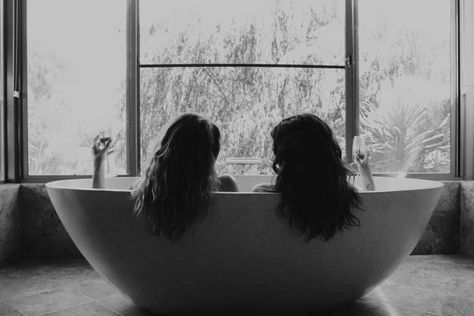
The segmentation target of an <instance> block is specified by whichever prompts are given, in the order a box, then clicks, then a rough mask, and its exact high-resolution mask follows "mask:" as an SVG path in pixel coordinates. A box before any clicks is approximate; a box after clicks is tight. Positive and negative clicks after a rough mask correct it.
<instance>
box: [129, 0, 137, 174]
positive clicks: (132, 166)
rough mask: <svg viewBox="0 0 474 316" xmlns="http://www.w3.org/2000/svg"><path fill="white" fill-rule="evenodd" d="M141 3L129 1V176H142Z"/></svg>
mask: <svg viewBox="0 0 474 316" xmlns="http://www.w3.org/2000/svg"><path fill="white" fill-rule="evenodd" d="M139 39H140V36H139V1H138V0H127V82H126V90H127V91H126V121H127V127H126V142H127V174H128V175H130V176H137V175H139V174H140V103H139V102H140V101H139V93H140V90H139V84H140V83H139V78H140V69H139V56H140V51H139V49H140V45H139Z"/></svg>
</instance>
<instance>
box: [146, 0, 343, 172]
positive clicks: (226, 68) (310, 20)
mask: <svg viewBox="0 0 474 316" xmlns="http://www.w3.org/2000/svg"><path fill="white" fill-rule="evenodd" d="M255 6H257V7H255ZM176 21H181V22H182V23H176ZM344 39H345V2H344V1H343V0H285V1H274V0H262V1H253V0H245V1H238V2H234V1H221V0H202V1H167V2H162V1H155V0H142V1H140V44H141V45H140V62H141V66H142V69H141V75H140V113H141V117H142V120H141V149H142V155H141V157H142V164H143V163H145V161H146V159H147V157H148V155H149V154H150V153H152V152H153V146H154V141H153V139H154V137H155V136H156V135H157V134H158V131H159V130H160V129H161V127H162V126H163V125H164V124H165V123H167V122H168V121H169V120H171V119H173V118H174V117H176V116H177V115H178V114H181V113H184V112H189V111H191V112H197V113H202V114H204V115H206V116H207V117H209V118H211V119H212V120H213V121H214V122H215V123H216V124H217V125H218V126H219V127H220V129H221V132H222V134H223V137H222V142H221V148H222V150H221V154H220V156H219V160H218V162H217V170H218V171H219V172H224V171H225V172H230V173H235V172H237V171H239V172H241V171H244V172H246V173H249V172H257V173H260V174H262V173H263V174H266V173H270V172H272V171H271V160H272V156H273V153H272V150H271V148H272V141H271V138H270V130H271V128H272V126H274V125H275V124H276V123H277V122H279V121H280V120H281V119H283V118H285V117H287V116H290V115H293V114H296V113H301V112H311V113H315V114H317V115H319V116H321V117H323V118H324V119H326V120H327V121H328V122H330V124H331V126H332V128H333V129H334V130H335V131H336V134H337V135H338V139H339V141H340V143H341V145H342V146H343V147H344V145H345V138H344V134H345V117H344V113H345V103H346V102H345V91H344V90H345V85H344V83H345V80H344V78H345V71H344V69H343V68H344V58H345V49H344ZM236 64H237V66H236ZM216 65H217V66H216ZM282 66H283V67H282ZM295 67H302V68H295ZM311 67H313V68H311ZM319 67H327V68H324V69H321V68H319ZM341 68H342V69H341ZM232 157H239V158H240V157H251V158H257V159H260V160H261V164H259V165H258V166H257V168H250V166H249V168H245V166H244V169H243V170H242V169H241V166H235V165H231V164H227V163H226V162H227V161H228V159H229V158H232ZM236 169H237V170H236Z"/></svg>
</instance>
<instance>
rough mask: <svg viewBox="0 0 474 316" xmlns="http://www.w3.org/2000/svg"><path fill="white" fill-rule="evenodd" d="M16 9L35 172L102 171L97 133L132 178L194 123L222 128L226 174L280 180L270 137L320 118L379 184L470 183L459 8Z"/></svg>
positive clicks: (402, 4) (100, 4) (247, 3)
mask: <svg viewBox="0 0 474 316" xmlns="http://www.w3.org/2000/svg"><path fill="white" fill-rule="evenodd" d="M15 1H18V2H21V3H22V4H23V5H24V6H25V8H26V10H24V16H23V19H26V20H25V21H26V23H24V26H25V27H24V28H23V29H21V30H22V32H23V33H22V34H23V37H21V36H20V38H21V39H22V40H23V42H24V47H23V49H24V50H26V53H24V55H23V56H24V57H26V58H24V59H22V60H23V61H24V67H23V72H22V75H23V79H24V80H25V82H26V86H25V88H24V89H23V90H24V91H22V96H23V99H22V106H23V110H24V113H25V115H24V119H23V121H22V124H23V126H24V128H23V129H22V130H23V133H24V134H25V135H22V136H23V137H19V138H20V139H23V140H24V141H23V144H21V145H22V146H23V148H24V151H23V152H24V157H23V160H24V167H25V168H23V177H33V178H34V177H35V176H49V175H63V176H71V175H87V174H90V173H91V156H90V143H91V140H92V138H93V137H94V136H95V135H96V134H97V133H99V132H101V133H103V134H104V135H110V136H112V137H113V138H114V139H115V153H114V154H112V155H111V156H110V157H109V163H108V164H109V173H110V174H127V172H128V171H131V172H132V174H134V173H135V172H134V171H135V170H139V167H140V165H141V166H143V165H144V164H145V163H146V160H147V158H148V157H149V155H150V154H151V153H152V152H153V149H154V146H155V143H156V141H157V137H158V136H159V135H160V133H159V132H160V130H161V129H162V128H163V127H165V126H166V123H168V122H169V121H170V120H172V119H173V118H175V117H176V116H177V115H179V114H181V113H184V112H196V113H200V114H203V115H205V116H207V117H209V118H210V119H211V120H212V121H213V122H215V123H216V124H217V125H218V126H219V128H220V130H221V132H222V144H221V148H222V149H221V154H220V157H219V160H218V162H217V170H218V171H219V172H230V173H234V174H235V173H242V172H243V173H258V174H267V173H271V172H272V170H271V161H272V158H273V153H272V150H271V148H272V140H271V137H270V130H271V128H272V127H273V126H274V125H275V124H277V123H278V122H279V121H280V120H281V119H283V118H285V117H287V116H290V115H293V114H296V113H302V112H310V113H314V114H316V115H318V116H320V117H322V118H323V119H325V120H327V121H328V123H329V124H330V125H331V127H332V128H333V129H334V132H335V134H336V135H337V139H338V141H339V143H340V145H341V147H342V148H343V152H344V153H346V154H348V155H350V153H351V143H352V138H353V136H355V135H357V134H358V133H361V134H365V135H367V141H368V147H369V150H370V152H371V158H370V159H371V164H372V166H373V170H374V171H375V172H376V173H409V174H416V175H417V176H420V175H438V176H440V177H447V176H451V177H452V176H455V175H456V173H455V171H456V168H455V167H456V158H457V153H456V150H457V148H456V147H457V146H456V145H455V144H456V140H457V139H456V137H457V136H456V135H457V122H456V115H455V114H456V110H457V102H458V100H457V94H458V70H459V68H458V67H459V63H458V62H459V60H458V57H457V56H458V52H457V38H458V33H457V22H458V21H457V18H456V17H457V12H456V10H457V9H458V8H457V6H456V3H457V0H399V1H392V0H360V1H358V0H258V1H253V0H241V1H230V0H229V1H225V0H166V1H158V0H81V1H78V0H35V1H26V0H15ZM137 8H138V10H137ZM420 17H422V18H420ZM20 22H21V21H17V22H15V23H18V24H20ZM20 57H21V56H20ZM134 87H135V88H136V90H135V93H130V91H131V89H134ZM127 89H128V90H127ZM127 91H128V93H127ZM130 96H132V98H130ZM134 111H135V112H136V113H137V114H138V115H136V116H135V115H131V114H130V113H134ZM134 135H139V137H137V138H136V139H134V137H133V136H134ZM20 136H21V135H20ZM129 149H130V150H131V151H134V152H135V150H136V155H135V157H140V159H136V160H137V161H133V157H134V155H133V153H132V155H130V152H128V151H129ZM346 149H347V150H346ZM131 157H132V158H131ZM243 157H246V158H252V162H255V161H258V162H259V164H258V165H256V166H255V165H241V164H238V163H237V164H236V161H239V159H233V158H243ZM347 160H348V161H349V162H350V160H351V158H350V156H349V157H348V158H347ZM131 164H133V165H134V166H135V167H134V168H131V167H130V165H131ZM9 168H10V166H9Z"/></svg>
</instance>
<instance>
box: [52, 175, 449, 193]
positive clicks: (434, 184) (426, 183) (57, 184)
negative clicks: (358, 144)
mask: <svg viewBox="0 0 474 316" xmlns="http://www.w3.org/2000/svg"><path fill="white" fill-rule="evenodd" d="M124 178H134V179H139V178H140V177H132V176H114V177H106V180H112V181H113V180H115V179H124ZM377 179H384V180H385V181H387V179H389V180H388V181H401V182H405V181H406V182H408V183H410V184H412V185H413V184H422V186H420V187H413V186H411V185H410V186H407V187H405V188H394V189H384V190H375V191H358V192H359V193H360V194H362V195H366V194H368V195H372V194H377V193H390V192H406V191H421V190H433V189H438V188H442V187H443V186H444V183H442V182H440V181H434V180H426V179H415V178H394V177H384V176H374V181H375V182H377ZM74 182H80V183H84V182H87V183H89V182H90V183H92V177H91V178H86V179H67V180H56V181H51V182H47V183H46V184H45V186H46V188H48V189H64V190H76V191H92V192H129V193H130V192H132V189H116V188H103V189H102V188H101V189H98V188H92V187H84V186H71V185H65V184H71V183H74ZM211 194H212V195H246V194H257V195H279V193H272V192H252V191H240V192H219V191H213V192H211Z"/></svg>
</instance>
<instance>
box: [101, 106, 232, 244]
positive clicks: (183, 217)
mask: <svg viewBox="0 0 474 316" xmlns="http://www.w3.org/2000/svg"><path fill="white" fill-rule="evenodd" d="M96 142H97V140H96ZM95 147H97V149H98V150H100V153H101V154H103V155H106V152H107V150H108V148H109V144H107V143H106V144H105V145H103V146H100V144H98V145H94V147H93V151H94V148H95ZM219 151H220V132H219V129H218V128H217V126H215V125H214V124H212V123H211V122H210V121H208V120H207V119H204V118H202V117H201V116H199V115H196V114H184V115H181V116H180V117H178V118H177V119H176V120H175V121H174V122H173V123H172V124H171V125H170V127H169V128H168V129H167V130H166V133H165V134H164V137H163V139H162V140H161V143H160V144H159V145H158V146H157V148H156V150H155V151H154V153H153V154H152V155H151V157H150V159H149V161H148V164H147V166H146V168H145V169H144V174H143V176H142V177H141V178H140V180H139V181H138V182H137V183H136V185H135V186H134V187H133V190H132V198H133V199H134V201H135V207H134V212H135V214H136V215H137V216H142V217H143V218H144V219H145V220H146V222H147V224H149V226H150V230H151V232H152V233H153V234H156V235H158V236H162V237H165V238H168V239H170V240H176V239H178V238H179V237H181V236H182V235H183V234H184V233H185V232H186V231H187V230H188V228H190V227H191V226H192V225H193V223H195V222H196V221H197V220H198V219H200V218H203V217H204V216H205V215H206V211H207V206H208V202H209V193H210V192H211V191H237V190H238V189H237V184H236V183H235V181H234V179H233V178H232V177H231V176H220V177H218V176H217V175H216V172H215V170H214V164H215V161H216V159H217V156H218V155H219ZM97 156H99V155H98V154H95V157H96V159H95V160H97ZM94 174H95V173H94ZM99 182H100V181H99Z"/></svg>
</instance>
